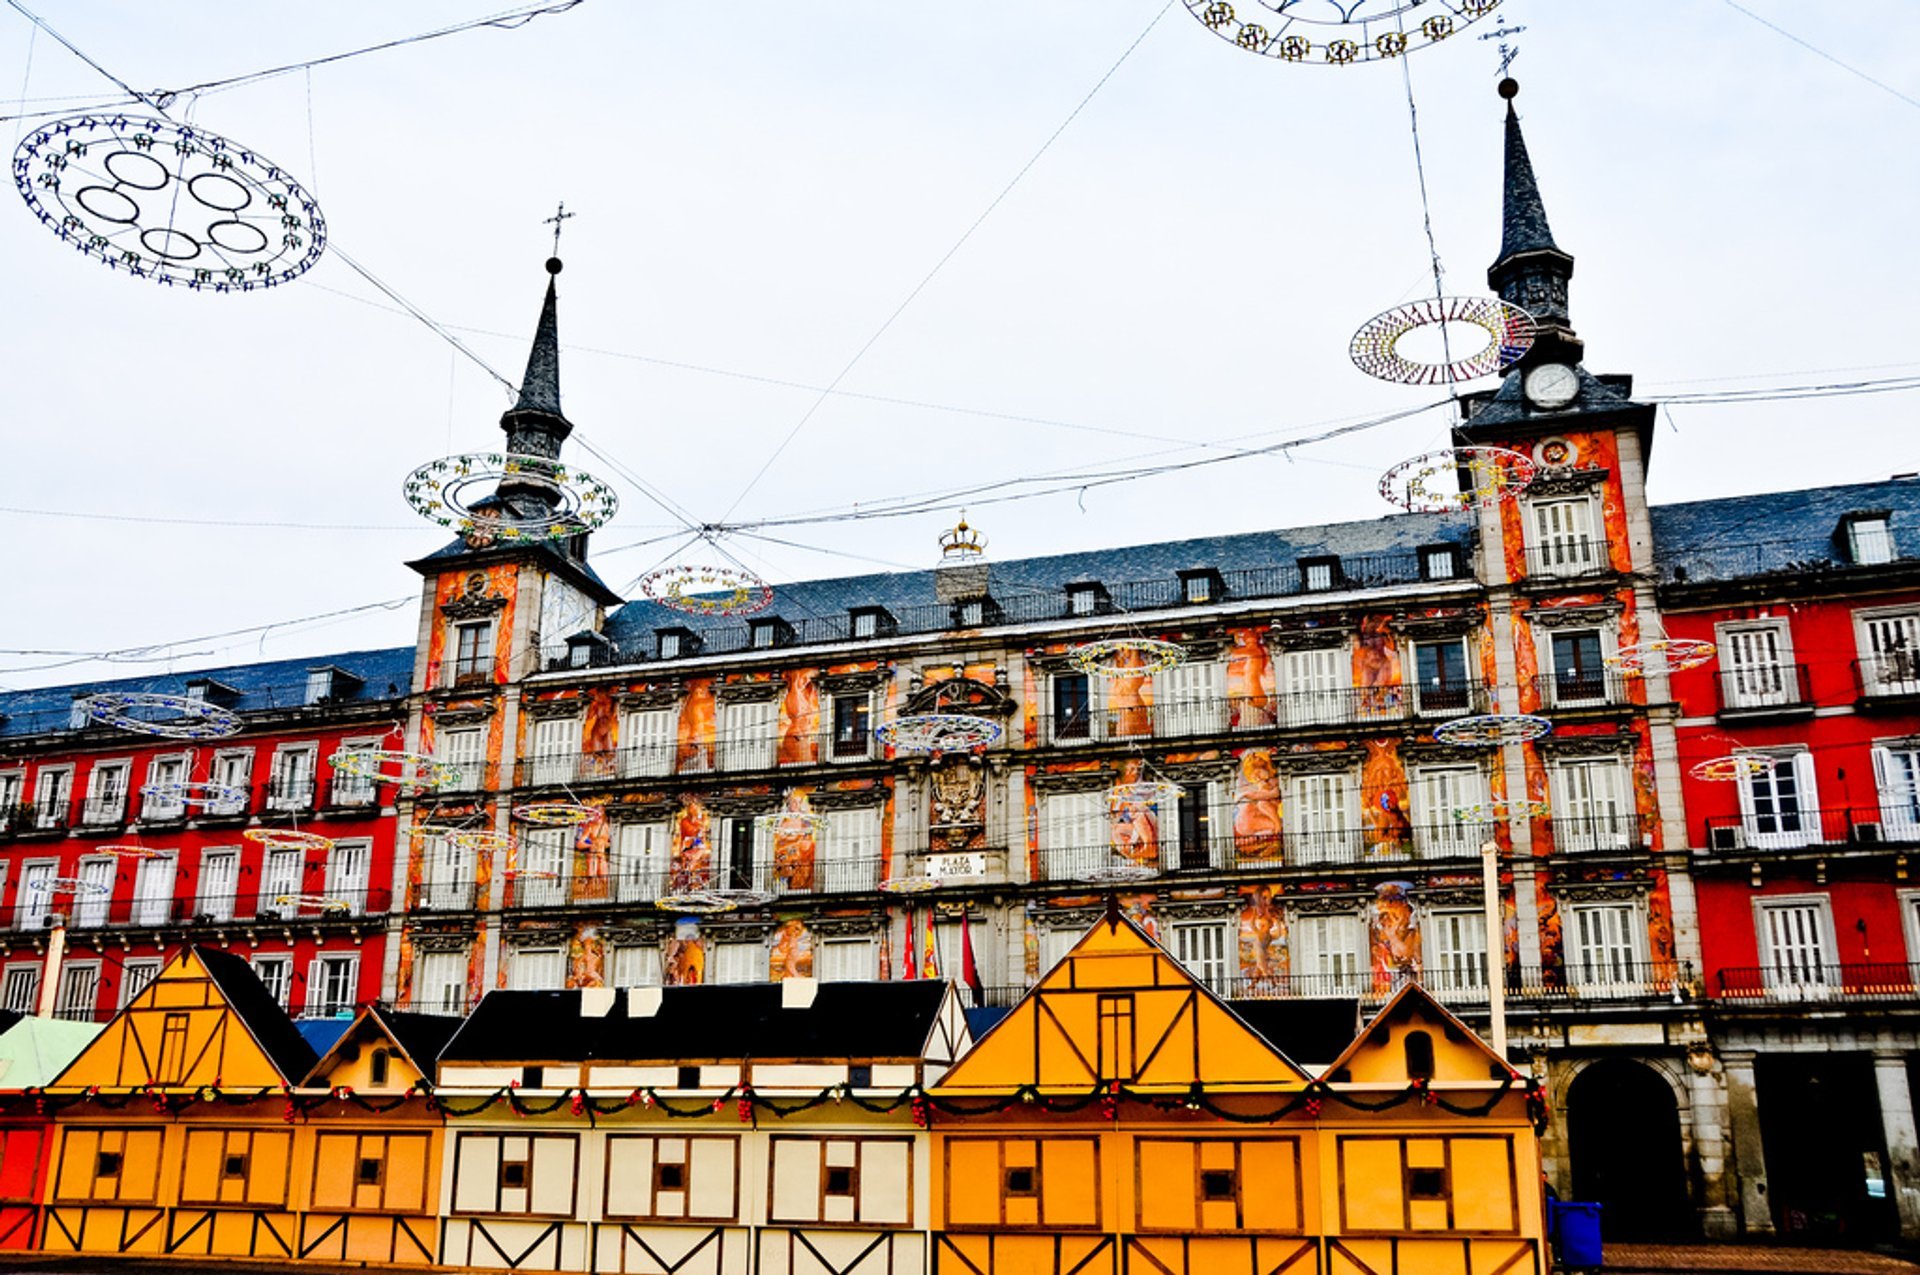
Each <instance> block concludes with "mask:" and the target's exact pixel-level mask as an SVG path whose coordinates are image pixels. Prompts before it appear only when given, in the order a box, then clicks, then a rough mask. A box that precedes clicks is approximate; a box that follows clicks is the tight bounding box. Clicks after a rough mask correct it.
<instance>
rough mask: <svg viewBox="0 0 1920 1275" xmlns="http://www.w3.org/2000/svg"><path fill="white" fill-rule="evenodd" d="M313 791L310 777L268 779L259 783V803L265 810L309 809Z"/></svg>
mask: <svg viewBox="0 0 1920 1275" xmlns="http://www.w3.org/2000/svg"><path fill="white" fill-rule="evenodd" d="M314 791H315V785H314V781H313V780H311V779H304V778H293V779H269V780H268V781H267V782H266V783H264V784H261V785H260V800H261V805H262V807H263V808H264V809H267V810H311V809H313V797H314Z"/></svg>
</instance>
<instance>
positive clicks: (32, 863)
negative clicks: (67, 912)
mask: <svg viewBox="0 0 1920 1275" xmlns="http://www.w3.org/2000/svg"><path fill="white" fill-rule="evenodd" d="M59 873H60V860H58V859H27V860H25V861H23V862H22V863H21V864H20V889H19V892H18V895H17V902H16V904H15V908H14V917H15V919H14V923H13V924H14V928H16V929H21V930H39V929H44V928H46V924H47V918H48V917H50V916H52V915H53V914H54V912H55V910H56V909H55V908H54V906H53V893H52V891H50V890H36V889H34V888H33V883H34V882H35V881H51V880H53V879H54V877H56V876H58V875H59ZM28 1012H32V1011H28Z"/></svg>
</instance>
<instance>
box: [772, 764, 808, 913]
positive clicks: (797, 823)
mask: <svg viewBox="0 0 1920 1275" xmlns="http://www.w3.org/2000/svg"><path fill="white" fill-rule="evenodd" d="M807 793H808V790H807V789H805V788H795V789H793V790H792V791H790V792H788V793H787V799H786V802H785V804H784V805H783V806H782V807H781V810H780V813H781V814H782V815H783V816H792V817H791V818H782V819H780V820H778V821H777V822H776V823H775V824H774V827H773V876H774V880H776V881H778V882H780V884H781V885H782V886H784V887H785V888H786V889H787V890H790V891H795V892H798V891H806V890H812V889H813V888H814V861H815V857H816V854H817V852H818V845H817V838H816V837H815V835H814V814H813V805H812V803H811V802H809V801H808V799H807Z"/></svg>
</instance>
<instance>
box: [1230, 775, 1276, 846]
mask: <svg viewBox="0 0 1920 1275" xmlns="http://www.w3.org/2000/svg"><path fill="white" fill-rule="evenodd" d="M1233 848H1234V852H1235V853H1237V854H1238V855H1239V856H1240V857H1241V858H1242V859H1252V860H1272V859H1278V858H1279V857H1280V777H1279V776H1278V775H1277V774H1275V773H1274V769H1273V757H1272V755H1271V754H1270V753H1268V752H1266V751H1265V750H1263V749H1258V748H1250V749H1248V750H1247V751H1246V752H1244V753H1242V754H1240V773H1239V776H1238V778H1237V780H1236V781H1235V784H1234V791H1233Z"/></svg>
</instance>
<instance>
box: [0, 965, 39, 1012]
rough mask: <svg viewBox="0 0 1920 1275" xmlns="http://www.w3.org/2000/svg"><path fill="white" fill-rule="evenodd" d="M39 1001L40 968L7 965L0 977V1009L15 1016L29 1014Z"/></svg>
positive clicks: (36, 966) (35, 966)
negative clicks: (10, 1011)
mask: <svg viewBox="0 0 1920 1275" xmlns="http://www.w3.org/2000/svg"><path fill="white" fill-rule="evenodd" d="M39 999H40V967H39V966H38V965H9V966H7V969H6V973H5V974H4V975H0V1009H10V1010H12V1011H13V1012H14V1013H16V1014H31V1013H32V1012H33V1011H34V1006H35V1002H37V1001H38V1000H39Z"/></svg>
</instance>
